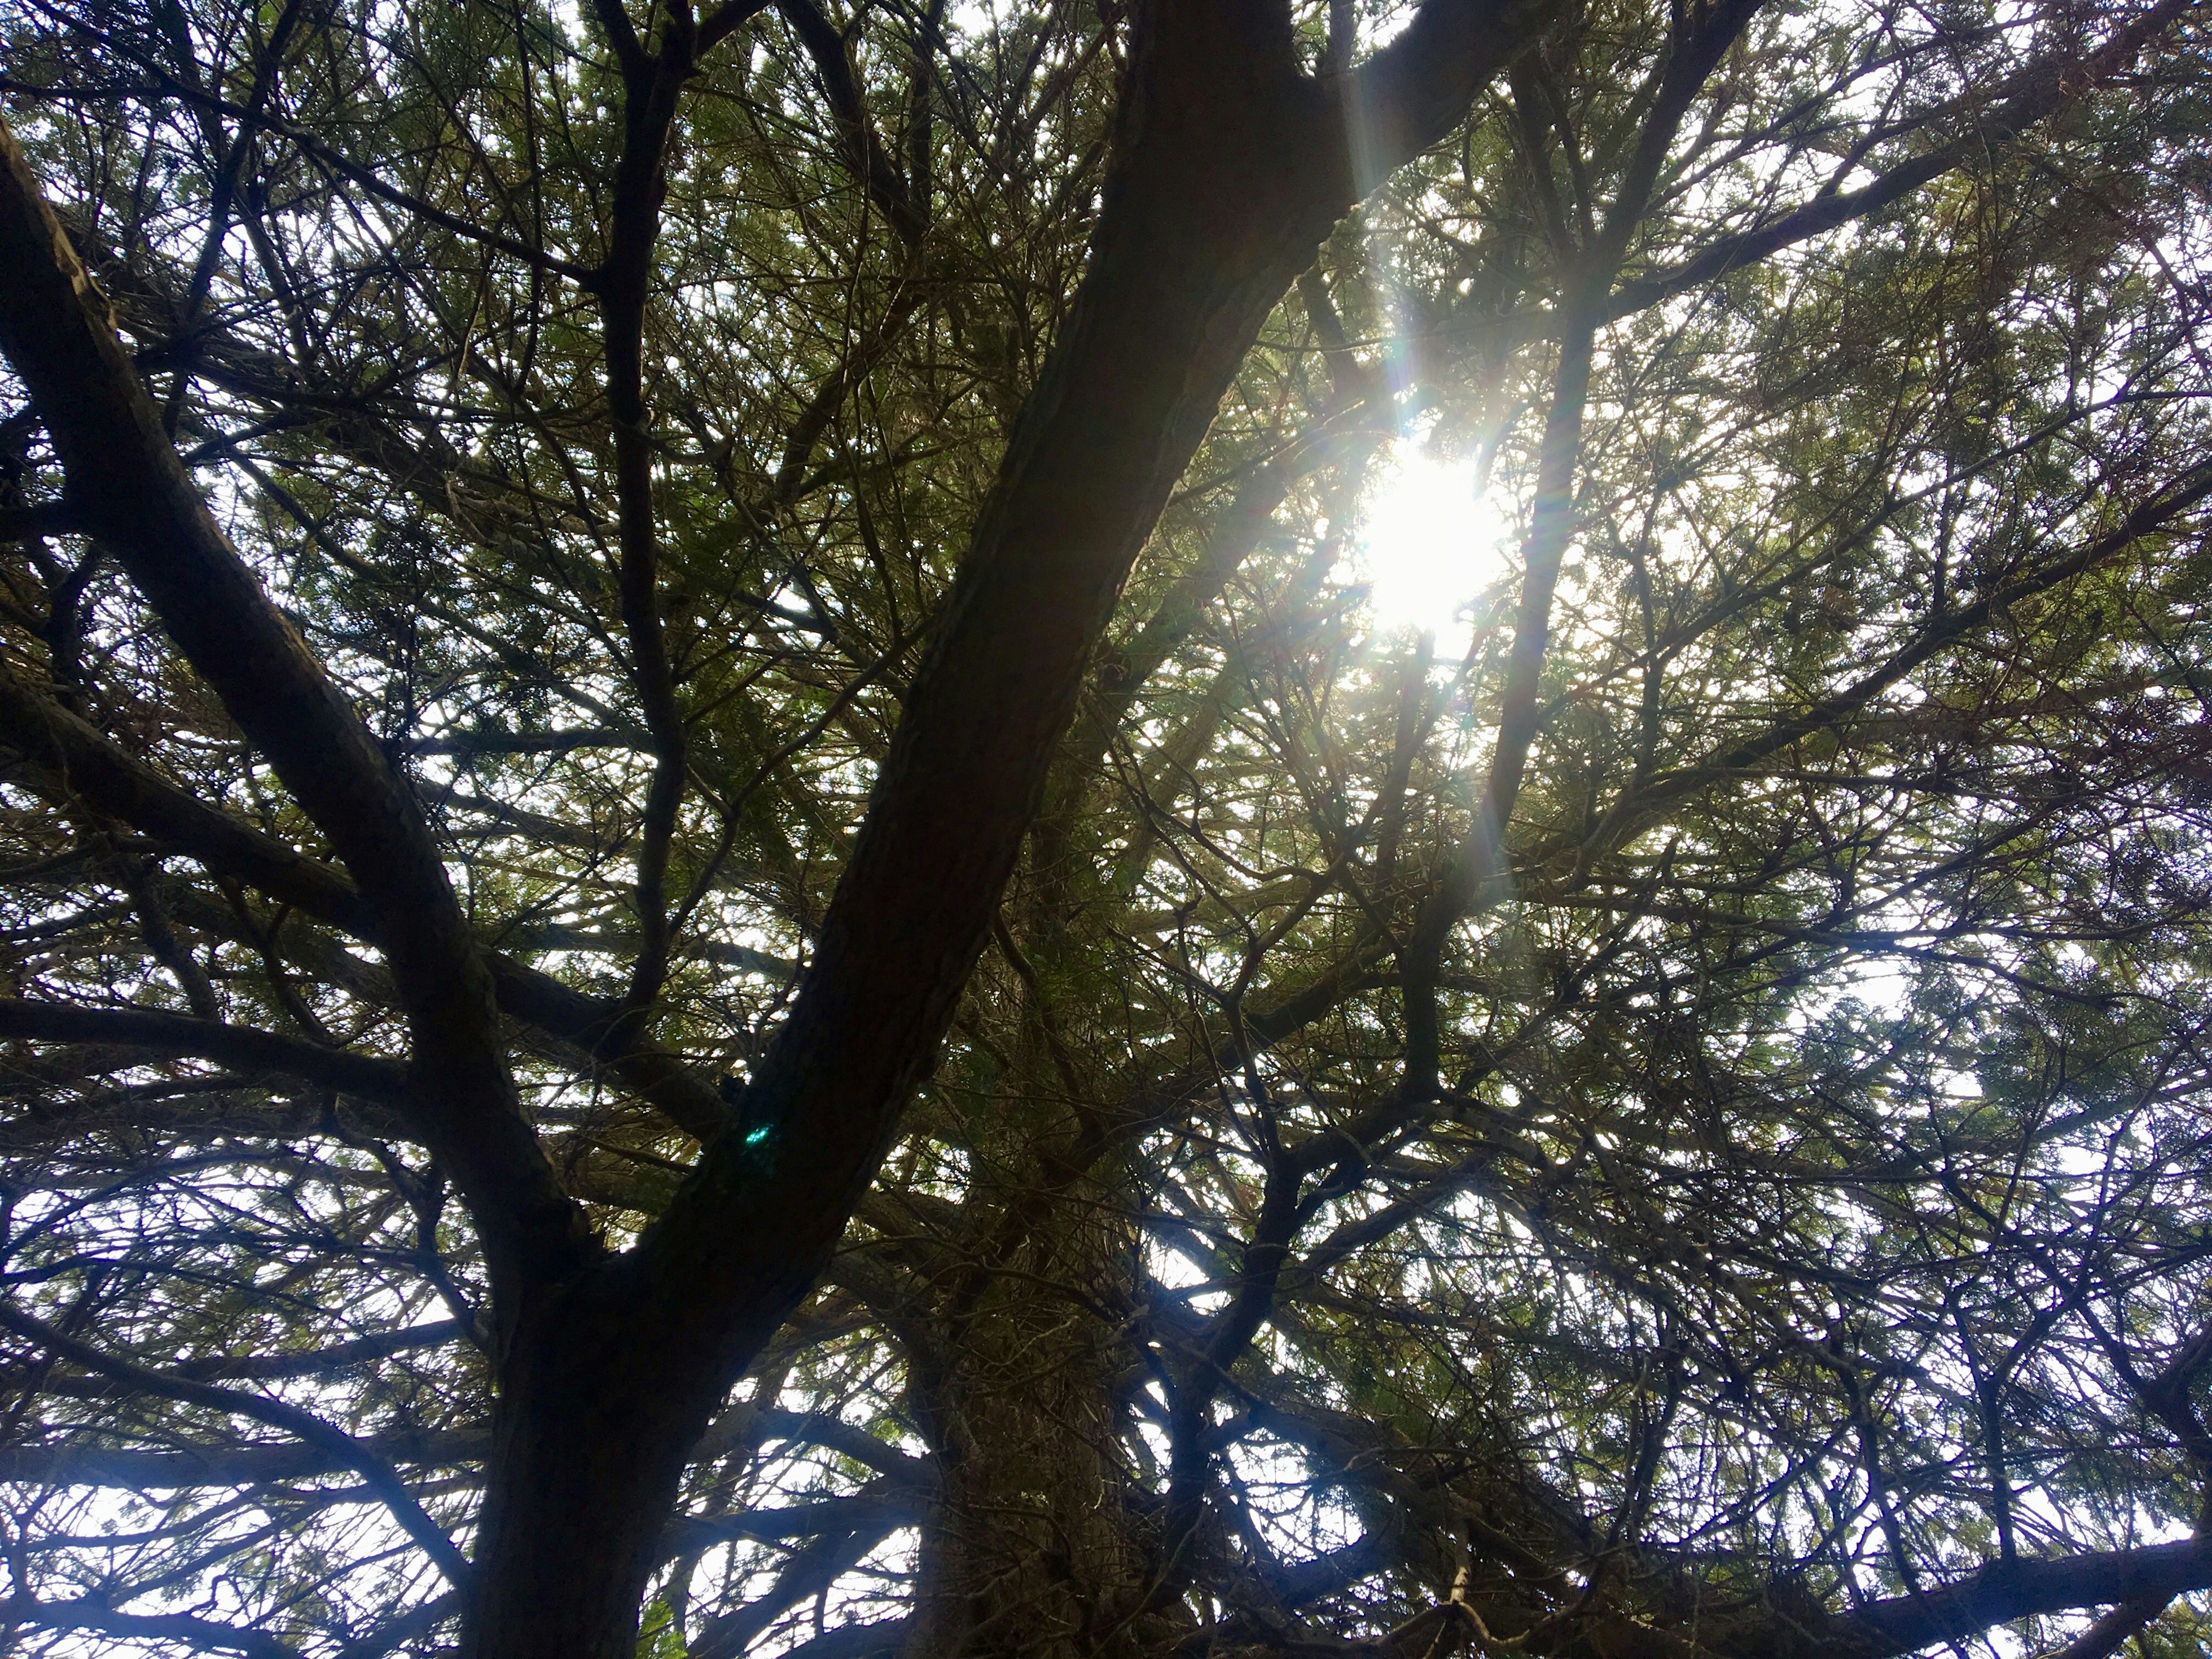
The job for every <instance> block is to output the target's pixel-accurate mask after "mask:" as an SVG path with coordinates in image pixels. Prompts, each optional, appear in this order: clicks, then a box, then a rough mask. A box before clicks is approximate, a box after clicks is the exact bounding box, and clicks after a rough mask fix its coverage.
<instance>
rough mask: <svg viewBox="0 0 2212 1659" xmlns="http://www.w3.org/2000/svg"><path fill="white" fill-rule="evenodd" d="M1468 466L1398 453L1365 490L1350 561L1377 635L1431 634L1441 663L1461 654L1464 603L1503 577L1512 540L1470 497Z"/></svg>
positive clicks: (1492, 507) (1408, 447)
mask: <svg viewBox="0 0 2212 1659" xmlns="http://www.w3.org/2000/svg"><path fill="white" fill-rule="evenodd" d="M1474 472H1475V467H1474V461H1473V460H1472V459H1465V460H1455V461H1441V460H1437V459H1435V458H1434V457H1432V456H1430V455H1427V454H1425V453H1421V452H1420V451H1419V449H1418V448H1416V447H1414V446H1413V444H1412V443H1411V442H1403V443H1401V444H1400V445H1399V446H1398V450H1397V453H1396V454H1395V456H1394V457H1392V458H1391V459H1389V461H1388V462H1386V463H1385V465H1384V467H1383V471H1382V473H1381V476H1380V477H1377V478H1376V482H1375V483H1374V485H1373V487H1372V488H1371V489H1370V490H1369V492H1368V495H1367V500H1366V502H1365V509H1366V510H1365V513H1364V523H1363V524H1362V525H1361V526H1360V528H1359V531H1358V535H1357V537H1356V538H1355V541H1356V550H1355V551H1354V553H1353V555H1352V567H1353V569H1354V570H1355V571H1356V572H1357V574H1358V577H1359V578H1360V579H1362V580H1365V581H1366V582H1367V583H1368V584H1369V585H1370V587H1369V595H1368V609H1369V612H1370V615H1371V616H1372V617H1374V619H1375V627H1376V631H1377V632H1379V633H1385V634H1393V633H1397V632H1400V631H1401V630H1403V631H1407V632H1412V633H1419V632H1421V631H1422V630H1424V629H1427V630H1431V631H1433V632H1434V633H1435V635H1436V636H1437V654H1438V655H1439V656H1440V657H1446V658H1449V657H1453V656H1456V655H1458V654H1460V653H1462V652H1463V651H1464V650H1465V649H1466V646H1467V641H1468V630H1469V629H1470V627H1471V626H1472V624H1471V623H1469V622H1468V620H1467V619H1466V618H1465V617H1463V616H1462V615H1461V612H1462V611H1463V610H1464V609H1465V607H1466V605H1468V601H1470V600H1471V599H1474V597H1475V596H1476V595H1477V594H1479V593H1480V592H1482V590H1483V589H1484V588H1486V587H1487V586H1490V585H1491V584H1492V582H1495V581H1496V580H1498V578H1499V577H1500V576H1502V575H1504V574H1505V572H1506V569H1507V568H1508V564H1509V562H1510V554H1511V536H1510V531H1509V529H1508V527H1507V525H1506V522H1505V519H1504V515H1503V514H1502V513H1500V512H1499V511H1498V507H1497V505H1496V504H1495V503H1494V502H1493V501H1486V500H1483V499H1481V498H1480V497H1478V496H1477V495H1475V493H1474Z"/></svg>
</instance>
